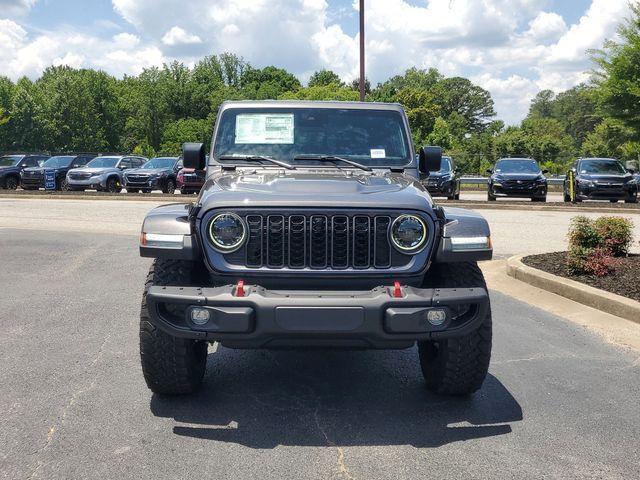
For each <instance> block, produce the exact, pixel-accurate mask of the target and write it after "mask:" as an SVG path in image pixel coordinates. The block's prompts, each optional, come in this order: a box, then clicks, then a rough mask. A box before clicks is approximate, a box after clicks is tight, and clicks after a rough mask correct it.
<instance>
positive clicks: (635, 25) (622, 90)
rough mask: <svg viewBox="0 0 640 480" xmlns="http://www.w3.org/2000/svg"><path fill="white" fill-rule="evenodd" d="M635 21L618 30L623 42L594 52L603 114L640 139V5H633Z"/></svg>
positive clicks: (632, 10)
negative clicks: (622, 125)
mask: <svg viewBox="0 0 640 480" xmlns="http://www.w3.org/2000/svg"><path fill="white" fill-rule="evenodd" d="M629 6H630V8H631V13H632V15H631V18H629V19H627V20H626V21H625V22H624V23H623V24H622V25H621V26H620V27H619V29H618V34H619V38H620V40H619V41H617V42H614V41H608V42H606V43H605V45H604V48H603V49H602V50H600V51H597V52H594V60H595V62H596V64H597V65H598V67H599V71H598V72H597V74H596V81H597V83H598V86H599V90H600V92H599V93H600V100H601V103H602V108H603V110H604V111H605V112H606V113H607V114H608V115H609V116H611V117H613V118H615V119H617V120H620V121H621V122H622V123H623V124H624V125H626V126H627V127H629V128H631V129H632V132H633V134H634V138H635V139H636V140H638V139H640V84H639V83H638V79H640V4H638V3H637V2H630V3H629Z"/></svg>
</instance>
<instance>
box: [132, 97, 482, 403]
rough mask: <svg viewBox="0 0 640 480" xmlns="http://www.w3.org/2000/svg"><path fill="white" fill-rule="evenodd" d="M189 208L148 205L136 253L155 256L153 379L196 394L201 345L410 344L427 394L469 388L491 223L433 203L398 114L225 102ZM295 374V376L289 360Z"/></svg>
mask: <svg viewBox="0 0 640 480" xmlns="http://www.w3.org/2000/svg"><path fill="white" fill-rule="evenodd" d="M183 152H184V163H185V167H186V168H195V169H197V170H204V169H205V167H206V170H207V181H206V182H205V184H204V187H203V188H202V190H201V192H200V195H199V196H198V199H197V201H196V202H195V203H193V204H191V205H183V204H172V205H165V206H161V207H158V208H156V209H154V210H152V211H151V212H150V213H149V214H148V215H147V217H146V218H145V220H144V223H143V226H142V233H141V236H140V253H141V255H142V256H144V257H154V258H155V260H154V262H153V265H152V266H151V270H150V272H149V276H148V278H147V282H146V286H145V291H144V294H143V300H142V310H141V314H140V353H141V361H142V371H143V373H144V377H145V379H146V382H147V385H148V386H149V388H150V389H151V390H153V391H154V392H157V393H160V394H182V393H189V392H192V391H194V390H195V389H196V388H197V387H198V386H199V385H200V383H201V382H202V379H203V375H204V371H205V366H206V363H207V345H208V343H210V342H220V343H221V344H222V345H224V346H227V347H231V348H290V347H298V348H300V347H329V348H337V347H342V348H377V349H403V348H410V347H412V346H413V345H415V343H416V342H417V343H418V346H419V350H418V351H419V357H420V364H421V367H422V371H423V373H424V375H425V378H426V384H427V386H428V387H429V388H430V389H432V390H433V391H435V392H439V393H444V394H469V393H471V392H474V391H475V390H477V389H478V388H480V386H481V385H482V382H483V380H484V378H485V376H486V374H487V368H488V366H489V359H490V356H491V309H490V302H489V294H488V292H487V288H486V284H485V281H484V278H483V275H482V271H481V270H480V269H479V268H478V265H477V263H476V262H477V261H479V260H487V259H490V258H491V255H492V247H491V239H490V233H489V226H488V224H487V222H486V221H485V220H484V219H483V218H482V217H481V216H480V215H479V214H477V213H474V212H471V211H466V210H461V209H457V208H442V207H440V206H438V205H436V204H435V203H434V202H433V200H432V198H431V196H430V195H429V193H428V192H427V190H426V188H425V187H424V185H423V184H422V183H421V182H420V180H421V179H424V178H426V177H427V176H428V175H429V173H430V172H437V171H439V170H440V169H441V156H442V152H441V150H440V149H439V148H437V147H423V148H421V149H420V154H419V159H418V160H416V159H415V157H414V153H413V146H412V143H411V134H410V131H409V123H408V121H407V117H406V115H405V113H404V111H403V109H402V108H401V107H400V106H399V105H395V104H379V103H358V102H352V103H351V102H277V101H265V102H227V103H224V104H223V105H222V106H221V107H220V110H219V112H218V118H217V121H216V124H215V131H214V135H213V142H212V149H211V152H212V154H211V157H210V159H209V164H208V165H206V163H205V162H206V160H205V149H204V146H203V145H202V144H185V145H184V149H183ZM292 368H295V366H292Z"/></svg>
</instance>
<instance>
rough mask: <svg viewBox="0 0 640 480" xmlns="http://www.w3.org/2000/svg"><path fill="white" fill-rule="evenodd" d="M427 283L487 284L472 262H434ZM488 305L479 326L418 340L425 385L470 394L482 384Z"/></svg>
mask: <svg viewBox="0 0 640 480" xmlns="http://www.w3.org/2000/svg"><path fill="white" fill-rule="evenodd" d="M427 277H429V278H430V280H429V281H428V282H425V283H427V285H426V286H428V287H441V288H474V287H482V288H485V289H486V288H487V285H486V283H485V281H484V276H483V275H482V271H481V270H480V268H478V265H477V264H476V263H475V262H473V263H470V262H469V263H451V264H435V265H434V266H433V267H432V270H430V271H429V275H427ZM491 338H492V334H491V308H489V310H488V311H487V314H486V316H485V318H484V319H483V320H482V323H481V324H480V327H479V328H478V329H477V330H475V331H473V332H471V333H469V334H467V335H464V336H462V337H457V338H450V339H446V340H439V341H423V342H418V352H419V356H420V367H421V368H422V374H423V375H424V378H425V380H426V385H427V388H428V389H429V390H431V391H433V392H435V393H438V394H444V395H470V394H472V393H473V392H475V391H476V390H478V389H479V388H480V387H481V386H482V382H484V379H485V377H486V376H487V371H488V370H489V361H490V360H491Z"/></svg>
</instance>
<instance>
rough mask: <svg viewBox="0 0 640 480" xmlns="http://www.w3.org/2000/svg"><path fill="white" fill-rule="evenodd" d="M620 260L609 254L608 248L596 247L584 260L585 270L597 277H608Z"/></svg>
mask: <svg viewBox="0 0 640 480" xmlns="http://www.w3.org/2000/svg"><path fill="white" fill-rule="evenodd" d="M617 262H618V260H617V259H615V258H613V257H612V256H611V255H609V251H608V250H607V249H606V248H596V249H594V250H592V251H591V253H590V255H589V256H588V258H587V259H586V260H585V262H584V270H585V271H586V273H588V274H590V275H595V276H596V277H606V276H607V275H609V274H610V273H611V272H613V270H614V269H615V267H616V264H617Z"/></svg>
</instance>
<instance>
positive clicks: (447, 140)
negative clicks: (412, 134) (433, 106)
mask: <svg viewBox="0 0 640 480" xmlns="http://www.w3.org/2000/svg"><path fill="white" fill-rule="evenodd" d="M453 142H454V138H453V135H452V134H451V129H450V128H449V124H448V123H447V121H446V120H445V119H444V118H442V117H438V118H436V121H435V123H434V125H433V130H432V131H431V133H430V134H429V135H428V137H427V144H429V145H438V146H440V147H442V148H443V149H445V150H449V149H451V147H453Z"/></svg>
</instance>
